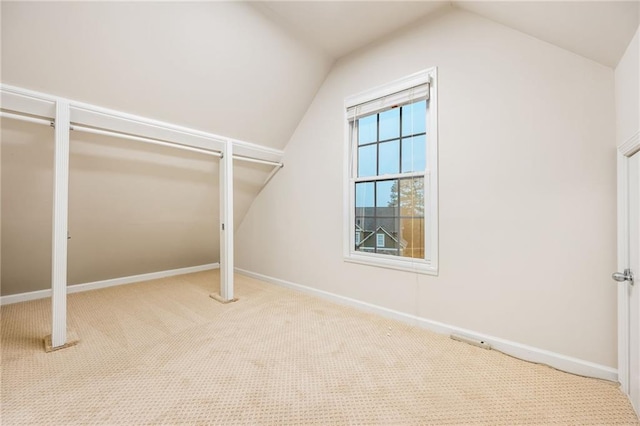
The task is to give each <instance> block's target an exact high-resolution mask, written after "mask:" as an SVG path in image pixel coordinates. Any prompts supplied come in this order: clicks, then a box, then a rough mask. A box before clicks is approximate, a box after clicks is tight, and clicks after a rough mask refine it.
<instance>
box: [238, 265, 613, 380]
mask: <svg viewBox="0 0 640 426" xmlns="http://www.w3.org/2000/svg"><path fill="white" fill-rule="evenodd" d="M235 271H236V272H237V273H240V274H243V275H246V276H248V277H252V278H256V279H258V280H261V281H265V282H268V283H272V284H276V285H279V286H282V287H287V288H290V289H293V290H298V291H302V292H304V293H308V294H312V295H314V296H319V297H321V298H323V299H327V300H330V301H332V302H336V303H339V304H342V305H347V306H352V307H354V308H358V309H360V310H363V311H367V312H371V313H375V314H378V315H381V316H383V317H386V318H391V319H395V320H399V321H402V322H404V323H408V324H411V325H415V326H419V327H422V328H425V329H427V330H431V331H433V332H436V333H440V334H446V335H450V334H459V335H463V336H467V337H470V338H472V339H476V340H481V341H484V342H487V343H489V344H490V345H491V347H492V349H495V350H498V351H500V352H504V353H505V354H508V355H511V356H513V357H516V358H520V359H523V360H526V361H531V362H535V363H539V364H545V365H548V366H550V367H553V368H556V369H558V370H562V371H566V372H568V373H572V374H578V375H581V376H587V377H595V378H598V379H604V380H610V381H613V382H617V381H618V370H616V369H615V368H612V367H607V366H605V365H601V364H596V363H593V362H590V361H585V360H583V359H579V358H574V357H570V356H567V355H562V354H559V353H555V352H551V351H547V350H545V349H540V348H535V347H532V346H527V345H523V344H521V343H517V342H512V341H509V340H505V339H501V338H498V337H493V336H488V335H486V334H482V333H478V332H475V331H472V330H467V329H464V328H460V327H456V326H453V325H449V324H444V323H441V322H438V321H432V320H429V319H427V318H422V317H418V316H415V315H411V314H407V313H404V312H399V311H395V310H393V309H388V308H384V307H382V306H377V305H373V304H371V303H367V302H362V301H360V300H356V299H351V298H349V297H345V296H340V295H338V294H334V293H329V292H327V291H323V290H318V289H315V288H312V287H307V286H304V285H300V284H296V283H292V282H289V281H285V280H281V279H278V278H274V277H270V276H267V275H262V274H258V273H255V272H251V271H247V270H245V269H241V268H236V269H235Z"/></svg>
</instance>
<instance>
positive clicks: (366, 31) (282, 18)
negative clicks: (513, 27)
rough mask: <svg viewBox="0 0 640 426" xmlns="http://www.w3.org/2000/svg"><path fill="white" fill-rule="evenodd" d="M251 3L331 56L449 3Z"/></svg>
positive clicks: (350, 50)
mask: <svg viewBox="0 0 640 426" xmlns="http://www.w3.org/2000/svg"><path fill="white" fill-rule="evenodd" d="M252 5H253V6H254V7H256V8H258V9H259V10H260V11H262V12H263V13H265V14H266V15H267V16H269V17H270V18H272V19H273V20H275V21H276V22H278V23H279V24H281V25H283V26H285V27H287V28H288V29H289V30H290V31H292V32H294V33H296V34H297V35H298V36H299V37H302V38H303V39H305V41H307V42H308V43H310V44H312V45H314V46H317V47H319V48H321V49H322V50H324V51H325V52H326V53H327V54H329V55H330V56H331V57H333V58H339V57H341V56H344V55H346V54H348V53H350V52H352V51H354V50H356V49H358V48H360V47H362V46H365V45H367V44H369V43H371V42H372V41H374V40H376V39H379V38H381V37H383V36H385V35H387V34H390V33H392V32H394V31H396V30H398V29H399V28H402V27H403V26H405V25H407V24H409V23H411V22H414V21H416V20H419V19H421V18H423V17H425V16H427V15H431V14H434V13H437V12H438V11H440V10H442V9H443V8H444V9H448V8H449V7H450V4H449V2H448V1H409V2H407V1H302V2H295V1H261V2H253V3H252Z"/></svg>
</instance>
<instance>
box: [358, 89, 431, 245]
mask: <svg viewBox="0 0 640 426" xmlns="http://www.w3.org/2000/svg"><path fill="white" fill-rule="evenodd" d="M426 103H427V101H426V100H421V101H418V102H412V103H409V104H406V105H403V106H394V107H392V108H391V109H388V110H386V111H382V112H379V113H375V114H371V115H367V116H364V117H361V118H359V119H358V120H357V123H356V128H357V132H354V133H355V134H356V135H357V147H358V148H357V171H358V176H357V177H358V181H357V182H356V183H355V192H356V202H355V218H356V225H358V227H359V228H357V231H356V232H359V233H360V234H361V238H360V240H359V241H357V239H356V247H355V250H356V251H361V252H370V253H381V254H388V255H394V256H402V257H413V258H424V255H425V250H424V245H425V241H424V232H425V228H424V208H425V199H424V170H425V163H426ZM354 145H355V144H354ZM385 234H386V235H387V236H388V238H385ZM373 235H375V236H376V237H375V241H374V238H373Z"/></svg>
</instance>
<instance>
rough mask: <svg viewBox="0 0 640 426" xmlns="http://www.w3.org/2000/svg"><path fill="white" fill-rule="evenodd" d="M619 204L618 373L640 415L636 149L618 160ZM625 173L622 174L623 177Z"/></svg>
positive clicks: (639, 172) (639, 159) (639, 168)
mask: <svg viewBox="0 0 640 426" xmlns="http://www.w3.org/2000/svg"><path fill="white" fill-rule="evenodd" d="M621 166H622V169H623V170H626V173H623V176H622V179H623V182H622V183H623V185H622V188H625V189H626V190H622V194H620V196H621V198H622V200H621V201H622V203H621V207H622V208H623V210H625V211H624V212H623V213H625V214H623V215H622V216H621V217H620V219H621V220H622V221H623V224H622V226H621V227H620V228H619V229H620V234H619V235H618V238H620V239H621V242H622V246H621V252H620V255H621V258H620V259H619V267H621V268H623V269H624V270H623V271H619V272H617V273H615V274H614V275H613V278H614V279H615V280H616V281H618V285H619V286H620V287H619V288H618V291H619V297H618V311H619V315H620V316H619V319H620V322H619V323H618V327H619V328H620V330H619V332H620V334H619V339H618V340H619V341H618V351H619V353H618V360H619V362H618V364H619V365H618V373H619V375H620V379H619V380H620V383H621V384H622V388H623V389H624V390H625V391H626V392H627V393H628V395H629V399H630V400H631V404H633V407H634V409H635V410H636V414H639V415H640V152H638V153H636V154H634V155H633V156H631V157H624V158H623V159H622V164H621ZM625 175H626V176H625Z"/></svg>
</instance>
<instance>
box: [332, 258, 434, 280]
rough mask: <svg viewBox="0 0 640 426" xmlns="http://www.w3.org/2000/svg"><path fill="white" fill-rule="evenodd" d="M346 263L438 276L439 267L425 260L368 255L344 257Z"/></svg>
mask: <svg viewBox="0 0 640 426" xmlns="http://www.w3.org/2000/svg"><path fill="white" fill-rule="evenodd" d="M344 261H345V262H349V263H357V264H360V265H368V266H377V267H379V268H386V269H394V270H397V271H405V272H413V273H416V274H423V275H434V276H437V275H438V267H437V266H436V265H432V264H431V263H429V262H427V261H425V260H415V259H414V260H409V259H407V260H403V259H400V258H398V259H389V257H388V256H380V255H371V254H369V255H366V254H360V253H350V254H349V255H346V256H344Z"/></svg>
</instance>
